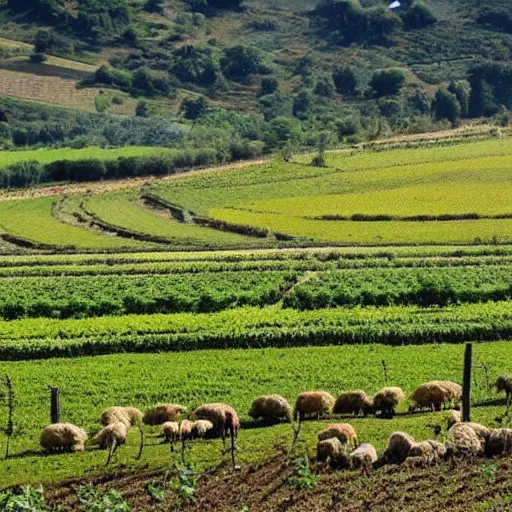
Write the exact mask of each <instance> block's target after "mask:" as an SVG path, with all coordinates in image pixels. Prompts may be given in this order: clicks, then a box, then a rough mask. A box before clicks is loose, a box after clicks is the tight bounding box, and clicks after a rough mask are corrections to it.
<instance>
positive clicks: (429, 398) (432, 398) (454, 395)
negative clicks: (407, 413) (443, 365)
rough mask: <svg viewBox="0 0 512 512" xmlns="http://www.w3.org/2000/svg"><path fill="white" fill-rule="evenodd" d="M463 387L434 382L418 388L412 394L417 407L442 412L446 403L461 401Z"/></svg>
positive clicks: (445, 382) (450, 383)
mask: <svg viewBox="0 0 512 512" xmlns="http://www.w3.org/2000/svg"><path fill="white" fill-rule="evenodd" d="M461 396H462V387H461V386H459V384H456V383H455V382H448V381H433V382H427V383H426V384H422V385H421V386H418V387H417V388H416V389H415V391H414V393H413V394H412V399H413V400H414V402H415V407H416V408H418V409H427V408H428V409H432V410H434V411H440V410H441V409H442V407H443V405H444V404H445V403H446V402H449V401H451V400H460V398H461Z"/></svg>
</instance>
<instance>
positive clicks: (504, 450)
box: [485, 428, 512, 457]
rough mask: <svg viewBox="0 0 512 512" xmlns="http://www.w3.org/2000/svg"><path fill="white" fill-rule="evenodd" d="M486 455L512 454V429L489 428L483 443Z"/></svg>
mask: <svg viewBox="0 0 512 512" xmlns="http://www.w3.org/2000/svg"><path fill="white" fill-rule="evenodd" d="M485 454H486V455H487V457H495V456H497V455H510V454H512V429H510V428H498V429H495V430H491V433H490V434H489V438H488V440H487V443H486V445H485Z"/></svg>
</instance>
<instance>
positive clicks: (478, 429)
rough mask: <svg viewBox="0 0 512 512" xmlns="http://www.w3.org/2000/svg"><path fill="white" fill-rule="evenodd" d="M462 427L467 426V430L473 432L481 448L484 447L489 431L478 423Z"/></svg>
mask: <svg viewBox="0 0 512 512" xmlns="http://www.w3.org/2000/svg"><path fill="white" fill-rule="evenodd" d="M464 425H467V426H468V427H469V428H471V429H473V430H474V432H475V434H476V435H477V436H478V438H479V439H480V441H481V442H482V446H484V447H485V444H486V443H487V441H488V439H489V436H490V435H491V429H489V428H487V427H485V426H484V425H480V423H464Z"/></svg>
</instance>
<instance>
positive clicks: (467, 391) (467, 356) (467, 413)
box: [462, 343, 473, 422]
mask: <svg viewBox="0 0 512 512" xmlns="http://www.w3.org/2000/svg"><path fill="white" fill-rule="evenodd" d="M472 364H473V344H472V343H466V349H465V352H464V378H463V383H462V421H464V422H470V421H471V368H472Z"/></svg>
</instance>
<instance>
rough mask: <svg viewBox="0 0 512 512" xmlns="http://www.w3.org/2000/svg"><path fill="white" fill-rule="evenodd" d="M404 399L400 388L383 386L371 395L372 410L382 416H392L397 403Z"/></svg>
mask: <svg viewBox="0 0 512 512" xmlns="http://www.w3.org/2000/svg"><path fill="white" fill-rule="evenodd" d="M404 399H405V393H404V392H403V390H402V389H401V388H383V389H381V390H380V391H379V392H378V393H377V394H376V395H375V396H374V397H373V410H374V411H375V414H380V415H381V416H382V417H383V418H393V416H394V415H395V412H396V411H395V410H396V407H397V405H398V404H399V403H400V401H402V400H404Z"/></svg>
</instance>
